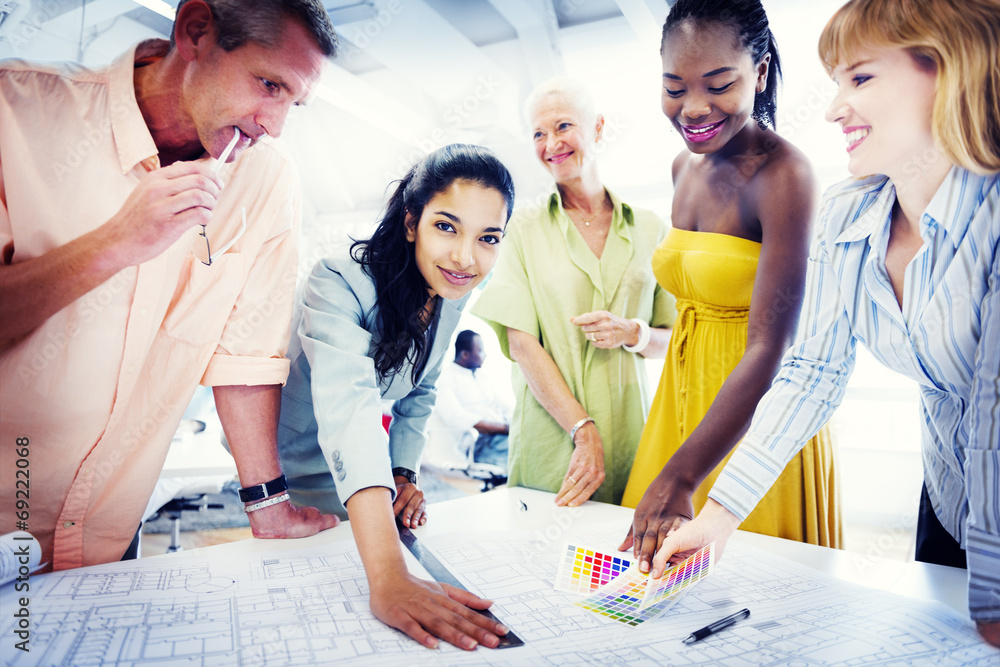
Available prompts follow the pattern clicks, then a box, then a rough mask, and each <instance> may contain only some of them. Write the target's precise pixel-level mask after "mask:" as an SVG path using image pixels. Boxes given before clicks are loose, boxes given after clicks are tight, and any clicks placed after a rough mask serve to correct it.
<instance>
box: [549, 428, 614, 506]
mask: <svg viewBox="0 0 1000 667" xmlns="http://www.w3.org/2000/svg"><path fill="white" fill-rule="evenodd" d="M574 446H575V448H574V450H573V456H571V457H570V459H569V467H568V468H567V470H566V476H565V477H564V478H563V483H562V486H561V487H559V493H557V494H556V505H559V506H563V505H568V506H570V507H576V506H577V505H581V504H583V503H585V502H587V500H588V499H589V498H590V497H591V496H592V495H594V492H595V491H597V489H598V487H600V486H601V484H602V483H603V482H604V477H605V475H604V443H602V442H601V435H600V434H599V433H598V432H597V427H596V426H594V423H593V422H588V423H586V424H584V425H583V426H581V427H580V429H579V430H578V431H577V432H576V438H575V442H574Z"/></svg>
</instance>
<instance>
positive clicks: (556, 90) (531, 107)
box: [524, 76, 599, 125]
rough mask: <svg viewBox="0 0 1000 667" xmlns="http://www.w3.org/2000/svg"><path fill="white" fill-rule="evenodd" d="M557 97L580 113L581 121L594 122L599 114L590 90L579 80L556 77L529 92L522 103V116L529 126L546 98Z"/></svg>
mask: <svg viewBox="0 0 1000 667" xmlns="http://www.w3.org/2000/svg"><path fill="white" fill-rule="evenodd" d="M549 97H557V98H559V99H561V100H563V101H564V102H566V103H567V105H568V106H571V107H573V109H574V110H575V111H578V112H579V113H580V116H581V118H582V119H583V120H585V121H589V120H594V121H596V120H597V118H598V116H599V114H598V112H597V105H596V104H594V97H593V96H592V95H591V94H590V90H589V89H588V88H587V86H586V85H584V83H583V82H582V81H580V80H579V79H574V78H573V77H569V76H556V77H553V78H551V79H549V80H548V81H545V82H544V83H542V84H539V86H538V87H537V88H535V89H534V90H533V91H531V94H530V95H528V99H527V100H526V101H525V103H524V115H525V118H527V121H528V124H529V125H531V124H532V122H533V119H534V116H535V108H536V107H537V106H538V105H539V104H540V103H541V102H542V101H543V100H545V99H546V98H549Z"/></svg>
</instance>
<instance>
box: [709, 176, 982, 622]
mask: <svg viewBox="0 0 1000 667" xmlns="http://www.w3.org/2000/svg"><path fill="white" fill-rule="evenodd" d="M895 201H896V189H895V187H894V186H893V184H892V183H891V182H890V181H889V180H888V179H887V178H886V177H884V176H878V177H872V178H867V179H864V180H860V181H859V180H851V181H848V182H844V183H841V184H839V185H837V186H834V187H833V188H831V189H830V190H828V191H827V193H826V196H825V198H824V202H823V207H822V211H821V214H820V223H819V226H818V228H817V234H816V238H815V239H814V241H813V244H812V248H811V250H810V258H809V271H808V274H807V283H806V295H805V300H804V302H803V308H802V317H801V319H800V322H799V327H798V332H797V334H796V341H795V344H794V345H793V346H792V347H791V349H790V350H789V351H788V353H787V354H786V355H785V358H784V360H783V362H782V366H781V370H780V371H779V372H778V375H777V377H775V379H774V382H773V383H772V385H771V389H770V390H769V391H768V392H767V394H765V395H764V397H763V398H762V399H761V402H760V404H759V405H758V406H757V411H756V413H755V414H754V418H753V422H752V424H751V426H750V432H749V433H748V434H747V436H746V437H745V438H744V439H743V443H742V444H741V445H740V447H739V448H738V450H737V451H736V453H735V454H734V455H733V457H732V459H730V462H729V464H728V465H727V466H726V468H725V470H724V471H723V473H722V474H721V475H720V476H719V478H718V481H717V482H716V484H715V486H714V487H713V489H712V492H711V493H710V496H711V497H712V498H714V499H715V500H716V501H718V502H719V503H721V504H722V505H723V506H725V507H726V508H727V509H728V510H729V511H731V512H733V513H734V514H735V515H736V516H738V517H741V518H745V517H746V516H747V515H748V514H749V513H750V511H751V510H752V509H753V508H754V506H755V505H756V504H757V502H758V501H759V500H760V498H761V497H763V495H764V493H765V492H766V491H767V489H768V488H770V486H771V484H773V483H774V481H775V479H776V478H777V477H778V474H779V473H780V472H781V470H782V469H783V468H784V466H785V464H786V463H787V462H788V461H789V460H790V459H791V458H792V456H794V454H795V453H796V452H798V450H799V449H800V448H801V447H802V445H803V443H805V442H806V441H807V440H808V439H809V438H810V437H811V436H812V435H813V434H815V433H816V432H817V431H818V430H819V428H820V427H821V426H822V425H823V424H825V423H826V422H827V420H829V418H830V417H831V415H832V414H833V411H834V410H835V409H836V407H837V406H838V405H839V404H840V402H841V400H842V399H843V397H844V391H845V388H846V385H847V380H848V378H849V377H850V375H851V372H852V370H853V369H854V356H855V346H856V345H857V343H861V344H862V345H864V346H865V347H867V348H868V349H869V350H871V352H872V354H874V355H875V357H876V358H877V359H878V360H879V361H881V362H882V363H883V364H885V365H886V366H887V367H889V368H891V369H893V370H896V371H898V372H900V373H902V374H903V375H905V376H907V377H909V378H912V379H913V380H916V382H917V383H918V384H919V385H920V403H921V418H922V421H923V424H922V426H923V428H922V443H921V444H922V450H923V462H924V478H925V482H926V485H927V492H928V494H929V496H930V499H931V503H932V504H933V506H934V510H935V512H936V513H937V516H938V518H939V519H940V520H941V523H942V525H943V526H944V527H945V528H946V529H947V530H948V532H950V533H951V534H952V535H953V536H955V538H956V539H957V540H958V541H959V542H960V543H961V544H962V546H964V547H965V548H966V552H967V558H968V562H969V610H970V613H971V615H972V618H974V619H976V620H980V621H991V622H995V621H1000V252H998V245H1000V244H998V237H1000V174H991V175H989V176H980V175H976V174H973V173H971V172H969V171H967V170H965V169H962V168H960V167H953V168H952V169H951V171H950V172H949V173H948V175H947V177H946V178H945V180H944V182H943V183H942V184H941V187H940V188H939V189H938V191H937V192H936V193H935V195H934V197H933V198H932V199H931V202H930V204H929V205H928V206H927V210H926V211H925V212H924V214H923V215H922V216H921V218H920V234H921V236H922V237H923V240H924V244H923V247H922V248H921V249H920V251H919V252H918V253H917V254H916V256H915V257H914V258H913V260H912V261H911V262H910V264H909V266H907V267H906V273H905V277H904V290H903V305H902V308H900V306H899V304H898V303H897V301H896V297H895V294H894V292H893V289H892V285H891V283H890V282H889V276H888V274H887V273H886V270H885V254H886V246H887V244H888V240H889V223H890V218H891V212H892V206H893V204H894V203H895Z"/></svg>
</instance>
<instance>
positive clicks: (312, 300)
mask: <svg viewBox="0 0 1000 667" xmlns="http://www.w3.org/2000/svg"><path fill="white" fill-rule="evenodd" d="M302 302H303V303H302V321H301V323H300V325H299V331H298V334H299V340H300V341H301V343H302V350H303V352H304V353H305V355H306V358H307V359H308V360H309V366H310V368H311V373H312V380H311V388H312V401H313V410H314V411H315V415H316V423H317V427H318V440H319V446H320V448H321V449H322V450H323V457H324V459H325V460H326V461H327V462H331V465H332V466H333V467H336V465H337V464H340V468H339V469H338V470H337V474H334V476H333V479H334V482H335V484H336V487H337V495H338V496H340V499H341V501H342V502H343V503H344V504H346V503H347V500H348V499H349V498H350V497H351V496H352V495H354V494H355V493H356V492H358V491H360V490H361V489H364V488H368V487H372V486H384V487H386V488H388V489H389V490H390V492H392V493H393V494H395V489H396V487H395V484H394V483H393V480H392V472H391V471H392V465H390V457H389V447H388V439H387V437H386V433H385V430H384V429H383V428H382V399H381V392H380V390H379V386H378V383H377V380H376V373H375V363H374V361H373V360H372V359H371V357H369V356H368V351H369V348H370V346H371V340H372V339H371V334H370V333H369V332H368V331H367V330H366V329H365V328H364V327H363V326H362V324H363V317H364V312H363V310H362V307H361V304H360V303H359V301H358V299H357V297H356V296H355V294H354V291H353V290H352V289H351V287H350V285H348V284H347V282H346V281H345V280H344V278H343V277H342V276H341V275H340V274H339V273H338V272H337V271H336V270H335V269H334V268H332V267H331V266H330V265H329V264H327V263H326V262H325V261H320V262H319V263H317V264H316V267H315V268H314V269H313V271H312V274H311V275H310V276H309V279H308V280H307V282H306V284H305V289H304V292H303V296H302ZM418 456H419V453H418Z"/></svg>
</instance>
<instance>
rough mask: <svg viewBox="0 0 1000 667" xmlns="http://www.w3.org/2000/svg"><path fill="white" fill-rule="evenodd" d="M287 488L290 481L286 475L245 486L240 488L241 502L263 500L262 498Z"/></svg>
mask: <svg viewBox="0 0 1000 667" xmlns="http://www.w3.org/2000/svg"><path fill="white" fill-rule="evenodd" d="M287 490H288V483H287V482H286V481H285V476H284V475H282V476H280V477H277V478H275V479H272V480H271V481H270V482H265V483H264V484H257V485H256V486H246V487H243V488H242V489H240V502H244V503H249V502H253V501H254V500H261V499H262V498H267V497H268V496H273V495H274V494H276V493H281V492H282V491H287Z"/></svg>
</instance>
